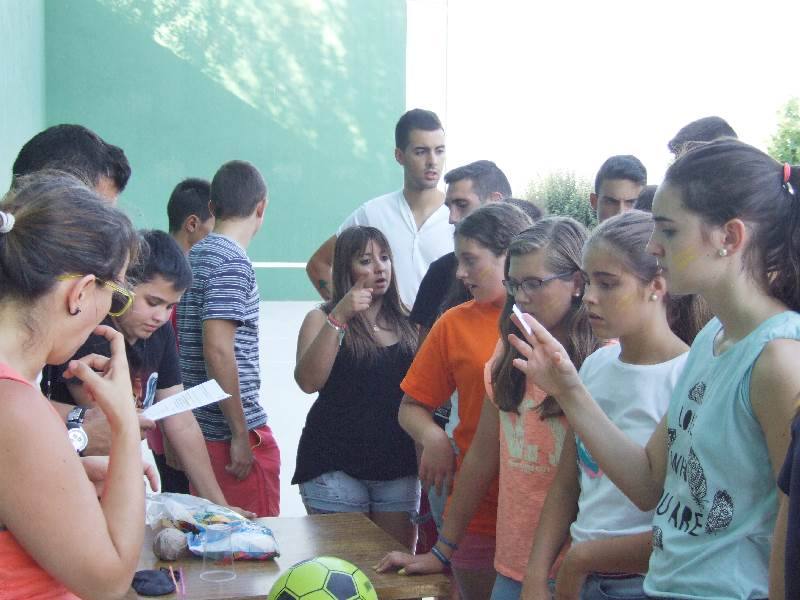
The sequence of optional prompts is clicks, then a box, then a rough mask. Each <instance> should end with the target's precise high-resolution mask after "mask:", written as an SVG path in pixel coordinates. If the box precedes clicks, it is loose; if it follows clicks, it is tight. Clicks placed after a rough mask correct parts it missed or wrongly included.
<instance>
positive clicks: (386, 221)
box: [337, 190, 453, 309]
mask: <svg viewBox="0 0 800 600" xmlns="http://www.w3.org/2000/svg"><path fill="white" fill-rule="evenodd" d="M448 218H449V211H448V210H447V207H446V206H444V204H443V205H442V206H440V207H439V208H438V209H436V212H434V213H433V214H432V215H430V216H429V217H428V219H427V220H426V221H425V222H424V223H423V224H422V227H420V228H419V229H417V224H416V222H415V221H414V214H413V213H412V212H411V207H410V206H409V205H408V202H406V199H405V196H403V191H402V190H399V191H397V192H391V193H389V194H384V195H383V196H378V197H377V198H373V199H372V200H369V201H367V202H365V203H364V204H362V205H361V206H359V207H358V208H357V209H356V210H355V211H353V213H352V214H351V215H350V216H349V217H347V219H345V221H344V223H342V225H341V226H340V227H339V230H338V231H337V235H341V233H342V231H344V230H345V229H347V228H348V227H352V226H354V225H367V226H369V227H375V228H376V229H379V230H380V231H381V232H382V233H383V235H385V236H386V239H387V240H389V245H390V246H391V249H392V258H393V266H394V272H395V277H397V290H398V292H399V293H400V299H401V300H402V301H403V303H404V304H405V305H406V306H407V307H408V308H409V309H410V308H411V307H412V306H413V305H414V299H415V298H416V297H417V290H418V289H419V284H420V282H421V281H422V278H423V277H424V276H425V273H427V271H428V267H429V266H430V264H431V263H432V262H433V261H435V260H436V259H437V258H439V257H440V256H442V255H444V254H447V253H448V252H452V251H453V226H452V225H450V223H448Z"/></svg>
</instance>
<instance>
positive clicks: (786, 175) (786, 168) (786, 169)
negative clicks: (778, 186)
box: [783, 162, 792, 183]
mask: <svg viewBox="0 0 800 600" xmlns="http://www.w3.org/2000/svg"><path fill="white" fill-rule="evenodd" d="M791 177H792V165H790V164H789V163H788V162H787V163H783V183H789V179H791Z"/></svg>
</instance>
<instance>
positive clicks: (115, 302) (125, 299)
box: [58, 273, 136, 317]
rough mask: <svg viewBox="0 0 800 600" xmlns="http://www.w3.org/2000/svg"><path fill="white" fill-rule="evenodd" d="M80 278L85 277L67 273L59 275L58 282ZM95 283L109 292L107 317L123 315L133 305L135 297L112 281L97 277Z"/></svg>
mask: <svg viewBox="0 0 800 600" xmlns="http://www.w3.org/2000/svg"><path fill="white" fill-rule="evenodd" d="M81 277H85V275H81V274H79V273H68V274H66V275H60V276H59V277H58V280H59V281H67V280H69V279H80V278H81ZM97 282H98V283H100V284H101V285H104V286H105V287H107V288H108V289H110V290H111V308H110V309H109V311H108V316H110V317H119V316H121V315H123V314H125V311H127V310H128V309H129V308H130V307H131V304H133V299H134V298H135V297H136V294H134V293H133V292H132V291H131V290H127V289H125V288H124V287H122V286H121V285H119V284H118V283H115V282H113V281H108V280H106V279H100V278H99V277H97Z"/></svg>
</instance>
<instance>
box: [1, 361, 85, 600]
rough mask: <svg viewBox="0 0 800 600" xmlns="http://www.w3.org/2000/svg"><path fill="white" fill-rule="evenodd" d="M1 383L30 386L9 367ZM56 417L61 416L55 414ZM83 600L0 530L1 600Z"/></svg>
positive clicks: (4, 370)
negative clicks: (16, 382) (4, 381)
mask: <svg viewBox="0 0 800 600" xmlns="http://www.w3.org/2000/svg"><path fill="white" fill-rule="evenodd" d="M0 379H10V380H11V381H18V382H20V383H24V384H26V385H30V382H29V381H26V380H25V379H24V378H23V377H22V376H21V375H19V374H18V373H17V372H16V371H14V370H13V369H12V368H11V367H9V366H8V365H6V364H3V363H0ZM53 413H54V414H57V413H56V412H55V410H53ZM17 598H19V599H20V600H21V599H22V598H25V599H26V600H45V599H47V600H79V598H78V597H77V596H76V595H74V594H72V593H70V592H69V591H67V588H65V587H64V586H63V585H61V584H60V583H58V582H57V581H56V580H55V579H53V578H52V577H51V576H50V574H49V573H48V572H47V571H45V570H44V569H42V567H40V566H39V564H38V563H37V562H36V561H35V560H34V559H33V558H32V557H31V556H30V554H28V553H27V552H26V551H25V549H24V548H23V547H22V546H20V545H19V543H18V542H17V540H15V539H14V536H13V535H12V534H11V532H10V531H8V530H5V529H2V530H0V600H15V599H17Z"/></svg>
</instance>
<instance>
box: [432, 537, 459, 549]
mask: <svg viewBox="0 0 800 600" xmlns="http://www.w3.org/2000/svg"><path fill="white" fill-rule="evenodd" d="M437 539H438V540H439V541H440V542H442V543H443V544H444V545H445V546H447V547H448V548H450V550H452V551H453V552H455V551H456V550H458V544H456V543H455V542H451V541H450V540H448V539H447V538H446V537H444V536H443V535H442V534H441V532H440V533H439V536H438V538H437Z"/></svg>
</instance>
